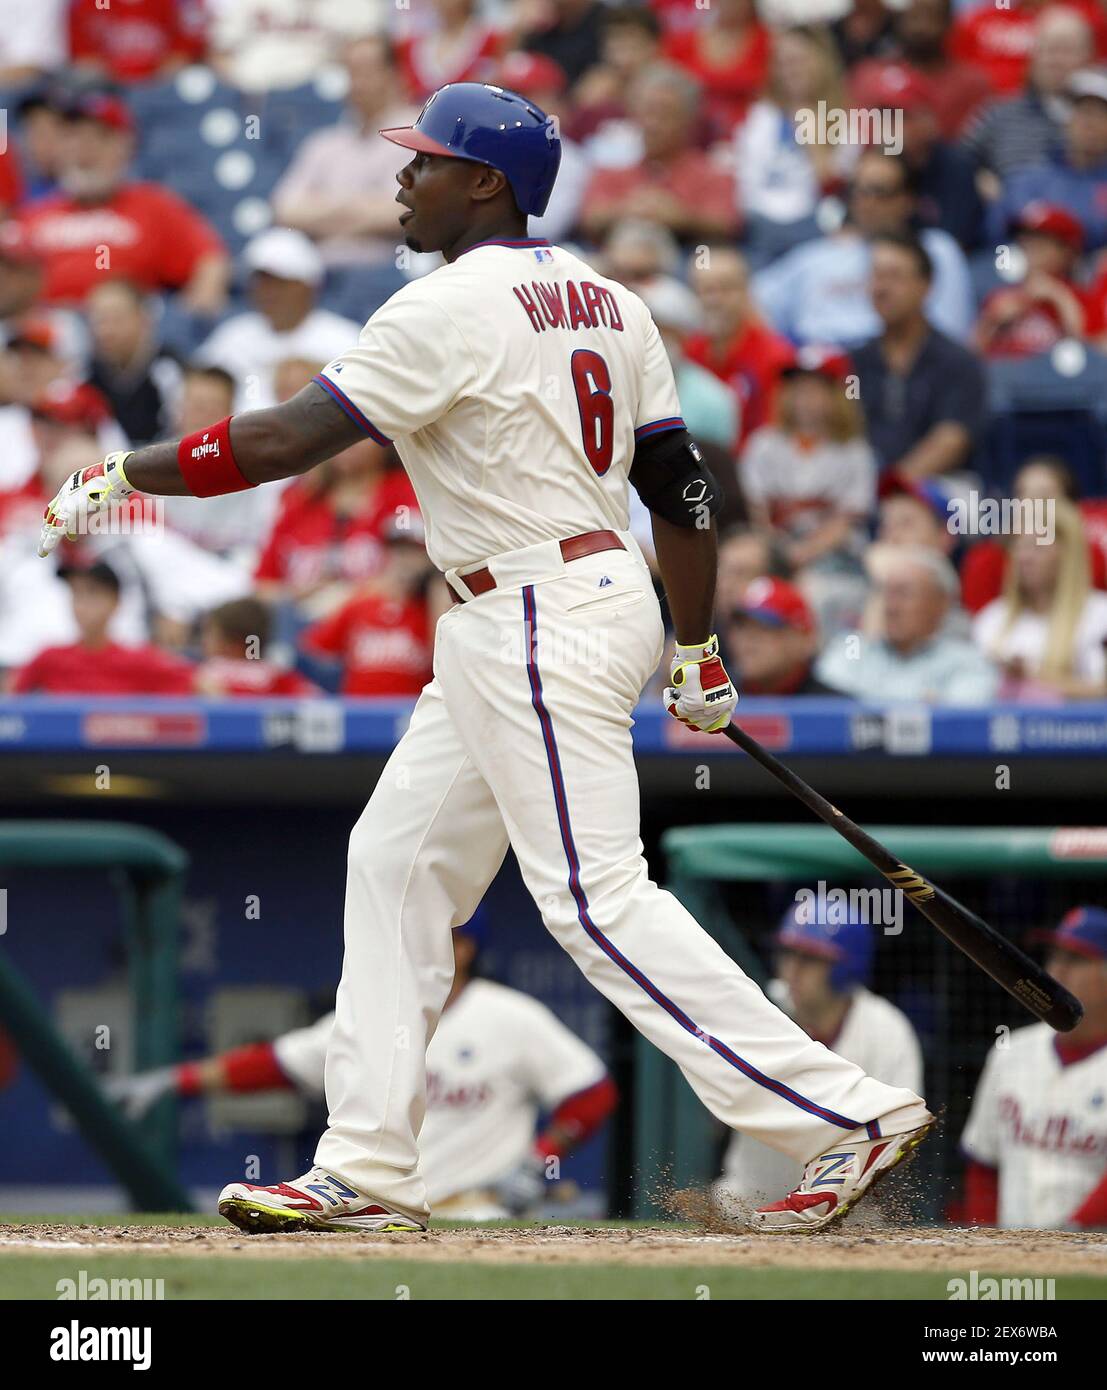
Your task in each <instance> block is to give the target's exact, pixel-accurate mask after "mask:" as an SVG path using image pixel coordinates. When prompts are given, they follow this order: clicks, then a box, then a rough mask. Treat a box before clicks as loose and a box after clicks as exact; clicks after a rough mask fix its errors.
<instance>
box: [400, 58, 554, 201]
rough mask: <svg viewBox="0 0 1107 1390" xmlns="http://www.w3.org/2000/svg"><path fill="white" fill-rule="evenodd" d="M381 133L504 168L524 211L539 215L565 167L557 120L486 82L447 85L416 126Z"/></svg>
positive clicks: (411, 144)
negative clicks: (562, 165) (562, 164)
mask: <svg viewBox="0 0 1107 1390" xmlns="http://www.w3.org/2000/svg"><path fill="white" fill-rule="evenodd" d="M381 134H382V135H383V136H384V138H385V139H386V140H391V141H392V143H393V144H394V145H403V146H404V148H405V149H409V150H418V151H420V152H421V153H423V154H437V155H448V156H449V157H450V158H452V159H472V160H475V161H476V163H478V164H487V165H489V166H490V167H491V168H493V169H499V171H500V173H502V174H503V176H504V177H505V178H506V179H507V181H508V183H509V184H510V186H511V191H512V193H514V195H515V201H516V203H517V204H518V206H519V211H520V212H523V213H528V214H533V215H534V216H535V217H541V215H542V214H543V213H544V212H545V211H546V204H547V203H548V202H549V201H550V194H551V193H552V192H553V186H554V180H555V179H556V178H557V171H558V169H559V168H560V166H561V141H560V139H559V138H558V134H557V123H556V121H554V119H553V117H552V116H547V115H546V113H545V111H543V110H542V109H541V108H540V107H538V106H535V104H534V102H533V101H528V100H527V99H526V97H521V96H520V95H519V94H518V92H509V91H507V90H506V89H505V88H503V87H492V86H490V85H488V84H487V83H484V82H448V83H447V84H446V86H445V87H439V89H438V91H437V92H435V93H434V94H433V95H432V96H431V97H430V98H428V100H427V103H426V105H425V106H424V107H423V109H422V111H420V112H419V116H418V119H417V120H416V122H415V124H414V125H413V126H393V127H392V128H391V129H389V130H382V131H381Z"/></svg>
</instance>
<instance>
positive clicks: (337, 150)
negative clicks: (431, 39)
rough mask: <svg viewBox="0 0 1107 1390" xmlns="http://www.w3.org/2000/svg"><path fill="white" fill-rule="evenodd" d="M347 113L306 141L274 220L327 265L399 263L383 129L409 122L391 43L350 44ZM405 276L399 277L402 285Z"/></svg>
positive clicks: (377, 37) (377, 38) (281, 189)
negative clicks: (299, 234) (296, 234)
mask: <svg viewBox="0 0 1107 1390" xmlns="http://www.w3.org/2000/svg"><path fill="white" fill-rule="evenodd" d="M343 61H344V64H345V68H346V73H347V75H348V77H349V81H350V87H349V92H348V93H347V97H346V114H345V116H344V117H343V119H342V120H341V121H340V122H339V123H338V124H337V125H333V126H326V127H324V128H323V129H322V130H317V131H315V132H314V133H313V134H311V135H309V136H307V138H306V139H305V140H304V141H303V142H302V143H301V144H300V146H299V147H298V149H297V150H296V154H295V156H294V157H293V160H292V163H291V164H290V165H289V167H288V169H287V170H286V171H285V173H284V175H283V176H282V177H281V179H280V181H279V182H278V184H277V186H276V187H275V188H274V189H273V194H272V203H273V213H274V216H275V218H276V220H277V221H278V222H279V223H280V224H281V225H282V226H285V227H292V228H294V229H295V230H296V231H299V232H302V233H304V235H305V236H309V237H311V239H312V241H314V242H315V245H316V246H317V248H318V250H319V254H320V255H321V257H322V258H323V262H324V264H325V265H327V266H345V265H369V266H382V267H384V266H387V267H392V268H394V267H395V256H396V244H397V239H398V225H399V224H398V222H397V208H396V187H395V184H396V172H397V164H396V151H395V149H394V148H393V146H391V145H389V143H388V142H387V140H382V139H381V138H380V135H379V133H378V132H379V131H381V130H383V129H388V128H389V127H391V126H406V125H411V124H412V122H413V120H414V118H415V110H414V108H413V107H412V106H411V105H410V104H408V102H407V101H405V100H404V99H403V97H402V96H401V91H400V81H399V77H398V74H397V72H396V61H395V56H394V54H393V51H392V45H391V43H390V41H389V39H388V37H387V36H386V35H384V34H367V35H366V36H365V37H364V38H359V39H356V40H355V41H354V42H353V43H351V44H350V45H349V47H348V48H347V49H346V51H345V54H344V57H343ZM401 283H402V277H401V276H398V277H397V288H398V286H399V284H401Z"/></svg>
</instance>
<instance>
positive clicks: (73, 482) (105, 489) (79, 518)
mask: <svg viewBox="0 0 1107 1390" xmlns="http://www.w3.org/2000/svg"><path fill="white" fill-rule="evenodd" d="M131 457H133V451H130V450H127V451H121V452H119V453H116V454H109V455H108V456H107V458H105V459H101V460H100V462H99V463H94V464H91V465H90V466H89V467H88V468H78V469H77V471H76V473H74V474H73V475H72V477H70V478H67V479H66V481H65V482H64V483H63V484H62V486H61V488H60V489H59V491H58V495H57V496H56V497H55V498H54V500H53V501H52V502H51V503H50V505H49V506H48V507H47V508H46V511H45V512H44V513H43V521H42V534H41V535H40V537H39V542H38V553H39V555H42V556H46V555H49V554H50V552H51V550H53V548H54V547H55V546H56V545H57V543H58V542H59V541H60V540H61V538H62V537H63V536H68V537H69V539H70V540H74V539H76V537H77V535H78V533H79V531H80V530H81V529H82V527H83V526H84V519H85V517H86V516H89V515H90V514H91V513H92V512H102V511H104V509H105V508H107V507H109V506H110V505H111V504H112V503H113V502H118V501H120V500H121V499H122V498H124V497H130V496H131V495H132V493H133V492H134V491H135V489H134V488H133V487H132V486H131V485H130V483H129V482H128V481H127V475H126V473H124V472H123V465H124V463H125V462H126V461H127V459H129V458H131Z"/></svg>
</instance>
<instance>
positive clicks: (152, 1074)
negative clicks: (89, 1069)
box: [103, 1067, 177, 1120]
mask: <svg viewBox="0 0 1107 1390" xmlns="http://www.w3.org/2000/svg"><path fill="white" fill-rule="evenodd" d="M103 1085H104V1090H105V1092H106V1093H107V1095H108V1097H109V1099H111V1100H114V1101H115V1103H116V1105H118V1106H119V1108H120V1110H122V1111H123V1113H124V1115H126V1116H127V1118H128V1119H129V1120H141V1119H142V1117H143V1115H145V1114H146V1112H147V1110H149V1109H150V1107H151V1106H152V1105H156V1104H157V1103H158V1101H159V1100H161V1098H162V1096H168V1095H172V1094H173V1093H174V1092H175V1091H176V1089H177V1068H176V1067H158V1068H157V1069H156V1070H154V1071H140V1072H137V1073H136V1074H135V1075H134V1076H111V1077H108V1079H107V1080H106V1081H105V1082H104V1083H103Z"/></svg>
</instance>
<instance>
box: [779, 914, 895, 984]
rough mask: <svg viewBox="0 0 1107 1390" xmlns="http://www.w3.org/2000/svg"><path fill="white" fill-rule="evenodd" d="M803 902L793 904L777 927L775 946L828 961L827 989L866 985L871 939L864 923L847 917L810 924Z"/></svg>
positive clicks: (871, 951)
mask: <svg viewBox="0 0 1107 1390" xmlns="http://www.w3.org/2000/svg"><path fill="white" fill-rule="evenodd" d="M810 915H811V911H810V908H809V907H808V905H807V904H806V903H794V904H793V905H792V906H791V907H790V908H789V909H788V911H787V912H786V913H785V914H784V916H783V918H782V919H781V923H780V926H779V927H778V928H777V933H776V944H777V945H778V946H782V947H784V949H785V950H788V951H798V952H800V953H801V954H803V955H807V956H818V957H820V958H821V959H822V960H828V961H830V962H831V971H830V987H831V989H834V990H837V991H839V993H844V992H845V991H846V990H848V989H852V988H853V986H854V985H864V984H868V982H869V979H870V977H871V975H872V966H873V938H872V932H871V931H870V929H869V926H868V924H867V923H865V922H862V921H860V920H859V919H858V918H857V917H856V916H854V915H852V914H851V915H849V917H848V918H847V920H846V921H844V922H828V921H826V920H825V918H826V913H825V911H824V912H821V913H819V914H818V916H820V917H821V918H823V920H821V921H814V922H812V921H809V920H807V919H808V918H809V917H810Z"/></svg>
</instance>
